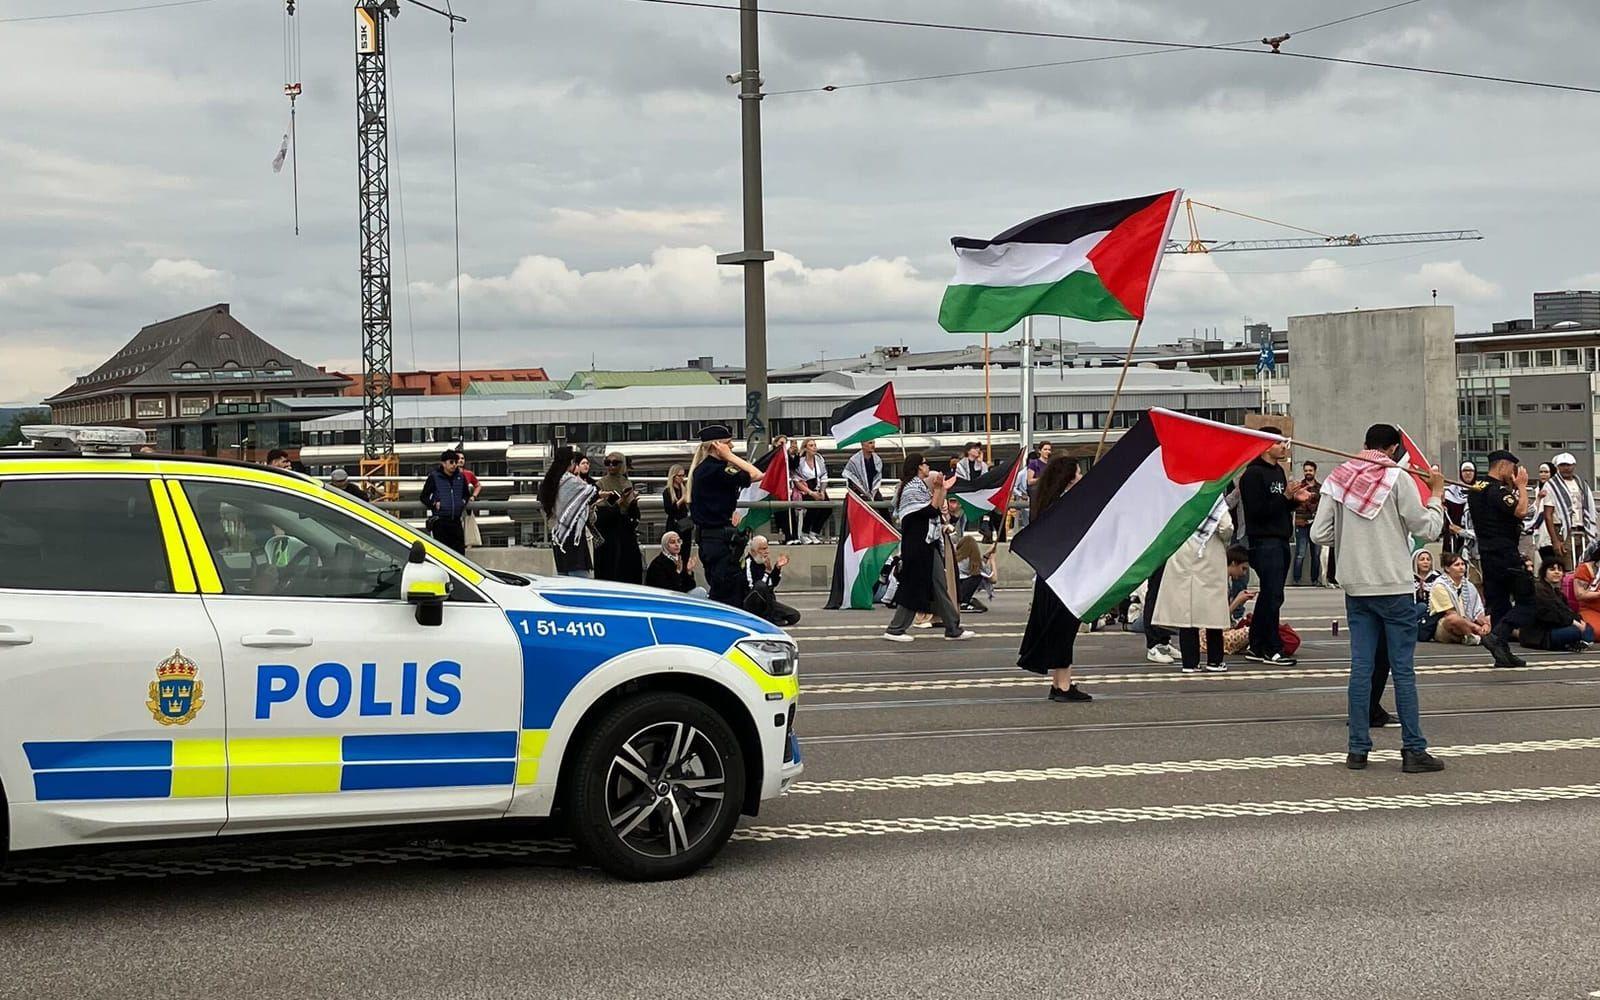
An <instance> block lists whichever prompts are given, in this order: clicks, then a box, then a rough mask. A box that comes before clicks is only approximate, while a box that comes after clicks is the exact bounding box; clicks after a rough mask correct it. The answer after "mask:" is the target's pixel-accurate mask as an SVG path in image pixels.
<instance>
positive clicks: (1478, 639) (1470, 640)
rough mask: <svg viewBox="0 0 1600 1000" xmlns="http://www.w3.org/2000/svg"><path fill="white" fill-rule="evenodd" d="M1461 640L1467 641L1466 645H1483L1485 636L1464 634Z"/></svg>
mask: <svg viewBox="0 0 1600 1000" xmlns="http://www.w3.org/2000/svg"><path fill="white" fill-rule="evenodd" d="M1461 641H1462V642H1463V643H1465V644H1466V645H1468V646H1481V645H1483V636H1481V635H1468V636H1463V637H1462V638H1461Z"/></svg>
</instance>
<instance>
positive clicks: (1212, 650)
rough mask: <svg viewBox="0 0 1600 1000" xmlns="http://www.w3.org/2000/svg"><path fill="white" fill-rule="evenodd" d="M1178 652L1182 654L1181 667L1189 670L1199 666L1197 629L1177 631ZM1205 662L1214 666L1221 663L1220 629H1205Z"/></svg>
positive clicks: (1198, 633)
mask: <svg viewBox="0 0 1600 1000" xmlns="http://www.w3.org/2000/svg"><path fill="white" fill-rule="evenodd" d="M1178 652H1180V653H1182V654H1183V665H1184V666H1185V667H1187V668H1188V669H1190V670H1193V669H1194V668H1195V667H1198V666H1199V665H1200V630H1199V629H1197V628H1180V629H1178ZM1206 662H1207V663H1210V664H1212V665H1216V664H1219V663H1221V662H1222V629H1220V628H1208V629H1206Z"/></svg>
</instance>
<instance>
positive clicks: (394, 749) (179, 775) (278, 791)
mask: <svg viewBox="0 0 1600 1000" xmlns="http://www.w3.org/2000/svg"><path fill="white" fill-rule="evenodd" d="M547 736H548V732H547V731H546V730H524V731H521V732H517V731H502V732H475V733H403V734H394V735H387V734H382V735H380V734H353V735H345V736H306V737H242V738H239V739H231V740H228V741H227V742H226V744H224V742H223V741H222V740H89V741H81V742H67V741H62V742H31V743H24V744H23V747H22V748H23V752H24V754H25V755H26V756H27V759H28V765H29V767H30V768H31V769H32V771H33V788H34V797H35V798H36V799H37V800H38V801H41V802H53V801H72V800H89V799H169V798H170V799H175V798H206V797H213V798H215V797H221V796H224V795H229V796H233V795H237V796H245V795H316V794H334V793H339V792H361V791H380V790H390V791H392V790H399V789H408V788H417V789H421V788H462V787H472V786H485V785H512V784H517V785H531V784H533V783H534V782H535V781H537V780H538V774H539V763H540V758H541V757H542V755H543V752H544V744H545V738H546V737H547Z"/></svg>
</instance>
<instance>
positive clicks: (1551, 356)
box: [1538, 351, 1556, 368]
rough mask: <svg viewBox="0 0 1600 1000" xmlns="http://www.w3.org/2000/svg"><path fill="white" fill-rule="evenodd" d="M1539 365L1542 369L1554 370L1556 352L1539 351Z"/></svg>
mask: <svg viewBox="0 0 1600 1000" xmlns="http://www.w3.org/2000/svg"><path fill="white" fill-rule="evenodd" d="M1538 364H1539V367H1540V368H1554V367H1555V364H1556V352H1555V351H1539V352H1538Z"/></svg>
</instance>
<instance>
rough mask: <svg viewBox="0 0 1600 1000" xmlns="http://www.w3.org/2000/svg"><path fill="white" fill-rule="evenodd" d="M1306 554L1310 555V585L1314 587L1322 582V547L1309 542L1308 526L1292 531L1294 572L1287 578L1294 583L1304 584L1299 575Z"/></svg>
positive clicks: (1309, 531) (1309, 527) (1309, 532)
mask: <svg viewBox="0 0 1600 1000" xmlns="http://www.w3.org/2000/svg"><path fill="white" fill-rule="evenodd" d="M1307 552H1309V553H1311V585H1312V586H1316V585H1317V584H1319V583H1321V582H1322V558H1321V556H1322V546H1320V545H1318V544H1317V543H1316V542H1313V541H1312V540H1311V525H1309V524H1307V525H1301V526H1297V527H1296V528H1295V529H1294V572H1293V573H1291V574H1290V576H1289V578H1290V579H1291V580H1293V581H1294V582H1295V583H1305V582H1306V581H1305V578H1304V577H1302V576H1301V575H1300V569H1301V567H1302V566H1303V565H1304V564H1305V561H1306V553H1307Z"/></svg>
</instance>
